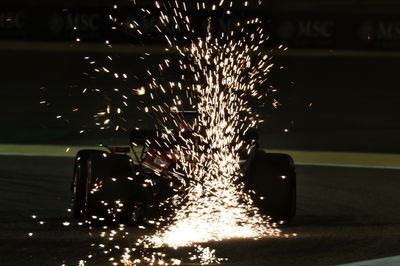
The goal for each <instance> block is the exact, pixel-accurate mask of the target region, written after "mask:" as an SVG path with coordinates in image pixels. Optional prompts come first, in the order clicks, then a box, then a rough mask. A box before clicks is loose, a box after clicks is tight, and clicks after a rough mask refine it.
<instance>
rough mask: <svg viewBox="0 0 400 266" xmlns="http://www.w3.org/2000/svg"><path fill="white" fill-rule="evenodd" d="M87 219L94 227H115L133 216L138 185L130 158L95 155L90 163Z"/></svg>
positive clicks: (117, 155)
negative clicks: (118, 221)
mask: <svg viewBox="0 0 400 266" xmlns="http://www.w3.org/2000/svg"><path fill="white" fill-rule="evenodd" d="M87 173H88V175H87V191H86V208H85V212H84V215H85V219H86V220H87V221H90V222H91V224H104V223H114V222H116V221H117V220H121V219H126V217H128V216H129V215H132V212H131V208H133V206H134V204H133V203H135V202H136V201H135V199H136V197H137V196H138V195H139V193H138V192H137V186H138V185H137V184H136V182H135V181H133V180H132V179H133V178H132V176H133V174H132V168H131V163H130V157H129V156H127V155H123V154H114V153H104V152H103V153H100V154H91V155H90V156H89V157H88V162H87Z"/></svg>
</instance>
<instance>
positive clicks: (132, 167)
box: [71, 131, 296, 223]
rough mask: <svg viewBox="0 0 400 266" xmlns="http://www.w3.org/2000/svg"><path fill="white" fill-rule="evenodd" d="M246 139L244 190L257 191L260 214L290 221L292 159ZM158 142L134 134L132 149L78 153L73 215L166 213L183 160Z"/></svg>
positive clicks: (106, 217) (138, 218)
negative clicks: (177, 165) (177, 170)
mask: <svg viewBox="0 0 400 266" xmlns="http://www.w3.org/2000/svg"><path fill="white" fill-rule="evenodd" d="M243 139H244V141H248V142H251V143H252V145H253V146H252V147H253V148H252V149H250V152H246V153H244V155H243V156H241V161H240V165H241V169H242V170H241V171H242V172H243V175H242V176H243V178H242V180H240V181H241V182H243V183H244V185H245V189H246V190H248V191H255V194H254V197H253V200H254V202H255V204H256V205H257V206H258V207H259V209H260V210H261V212H262V213H264V214H266V215H270V216H271V217H272V218H273V219H274V220H277V221H278V220H279V221H281V220H282V221H286V222H290V221H291V220H292V219H293V217H294V215H295V210H296V173H295V166H294V162H293V160H292V158H291V157H290V156H289V155H286V154H277V153H266V152H265V151H263V150H261V149H259V147H258V134H257V133H255V132H250V133H248V134H246V135H245V136H243ZM149 140H155V141H149ZM155 143H157V144H158V145H155ZM160 143H161V141H157V140H156V134H155V132H154V131H132V133H131V135H130V144H131V145H130V147H107V148H108V151H104V150H100V149H99V150H81V151H79V152H78V153H77V155H76V158H75V167H74V175H73V180H72V186H71V187H72V210H73V215H74V217H75V218H77V219H84V220H86V221H88V222H90V223H93V222H104V221H112V222H115V221H118V220H121V219H122V220H128V221H133V222H142V221H144V220H148V219H150V218H153V217H159V216H160V215H163V214H166V213H168V211H169V210H168V209H169V207H168V205H167V204H164V202H165V200H167V199H171V198H173V197H174V196H175V195H178V194H179V192H180V191H179V185H178V184H179V181H178V180H177V179H176V178H174V175H173V174H171V173H173V171H174V169H175V165H176V164H177V163H179V160H178V157H177V156H176V155H175V154H174V152H173V151H171V150H170V149H168V148H164V147H163V145H161V144H160Z"/></svg>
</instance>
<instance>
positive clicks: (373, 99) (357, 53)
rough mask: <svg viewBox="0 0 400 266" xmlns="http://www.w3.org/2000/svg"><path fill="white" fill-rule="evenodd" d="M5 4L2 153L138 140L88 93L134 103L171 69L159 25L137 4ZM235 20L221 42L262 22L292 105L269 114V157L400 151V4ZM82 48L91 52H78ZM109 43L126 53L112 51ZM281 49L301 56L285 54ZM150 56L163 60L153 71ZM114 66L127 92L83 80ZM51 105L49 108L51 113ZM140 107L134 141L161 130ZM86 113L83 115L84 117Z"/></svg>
mask: <svg viewBox="0 0 400 266" xmlns="http://www.w3.org/2000/svg"><path fill="white" fill-rule="evenodd" d="M2 3H3V4H2V6H1V7H0V20H1V23H0V58H1V71H0V73H1V79H0V88H1V90H0V112H1V114H2V115H1V117H0V142H2V143H60V142H69V143H78V142H79V143H87V142H93V143H96V142H98V141H99V140H100V139H104V138H106V139H108V140H110V141H117V142H118V141H124V138H125V136H126V135H127V133H126V132H124V131H120V132H115V131H112V130H108V131H107V130H105V131H99V130H97V129H96V127H95V125H94V122H93V118H92V115H93V114H94V113H96V112H98V111H99V110H101V109H102V108H103V109H104V106H105V105H107V103H108V102H109V100H107V99H105V97H103V96H104V95H103V96H99V95H94V94H89V95H81V93H80V92H81V91H82V90H83V88H86V87H87V88H89V89H90V88H100V89H101V90H102V91H109V90H111V89H112V88H114V87H122V88H124V89H125V90H126V91H129V90H130V89H133V88H138V87H139V86H141V85H143V84H144V80H143V79H142V77H144V75H143V73H144V71H145V70H146V69H148V68H151V67H152V66H153V65H155V64H157V63H158V61H159V60H160V58H163V57H165V53H163V47H164V46H163V42H162V41H161V38H160V37H159V36H157V35H156V34H155V33H154V32H153V27H152V26H151V25H152V23H153V22H154V18H152V17H151V16H142V15H141V14H140V12H138V10H137V8H134V7H132V5H131V4H130V3H129V2H120V3H118V2H117V4H118V5H119V8H118V9H117V10H115V9H113V6H112V4H113V3H110V2H108V1H85V3H81V2H78V1H75V2H74V1H69V2H68V3H66V2H65V3H63V2H57V3H54V2H52V1H47V2H46V1H42V3H41V5H40V6H38V5H37V4H36V2H35V3H34V2H33V1H32V2H29V1H16V2H14V1H8V2H7V1H2ZM235 12H236V13H235V16H232V17H226V16H221V17H218V16H217V18H216V20H215V21H216V25H215V30H217V31H226V30H228V29H229V28H230V27H231V25H232V19H237V18H239V17H240V18H245V17H250V16H258V17H261V18H262V19H263V21H264V26H265V30H266V32H268V34H269V35H270V37H271V38H270V40H269V41H268V42H267V44H266V46H265V47H264V49H265V51H266V52H268V53H271V55H273V56H274V58H273V61H272V62H273V63H274V64H275V69H274V71H273V72H272V74H271V76H270V81H269V82H268V84H266V86H274V87H275V88H277V89H278V92H277V93H276V94H275V95H274V97H275V98H276V99H277V100H278V101H279V102H280V103H281V104H282V105H281V106H280V107H279V108H278V109H277V110H273V109H272V108H270V107H269V106H268V105H267V106H266V107H264V108H260V109H259V112H260V114H261V115H262V116H263V117H264V118H265V121H266V122H265V123H264V124H263V125H262V126H261V128H260V132H261V134H262V145H263V146H264V147H267V148H280V149H282V148H285V149H303V150H343V151H370V152H375V151H376V152H398V151H399V149H400V141H399V140H398V138H397V136H398V133H399V123H398V114H399V113H400V107H399V106H398V102H399V99H400V92H399V91H398V87H399V86H398V78H397V77H398V74H397V72H398V64H399V58H400V53H399V49H400V19H399V18H398V14H399V13H400V4H396V2H395V1H366V0H365V1H264V4H263V6H262V8H257V9H256V8H250V9H249V10H246V11H243V10H241V9H237V10H235ZM109 14H114V15H115V16H117V17H119V18H121V20H122V21H125V20H128V19H130V18H134V19H135V20H137V21H139V23H141V24H142V25H144V26H143V32H144V37H143V36H137V35H135V34H132V32H130V33H129V32H127V30H126V29H125V28H124V27H123V26H121V27H120V26H118V27H116V29H111V27H112V26H115V25H113V24H111V23H110V22H109V20H108V15H109ZM194 17H196V15H194ZM197 19H198V21H199V23H200V24H199V25H201V18H200V17H197ZM74 27H77V29H76V30H75V29H74ZM78 37H79V38H80V39H81V42H80V43H76V42H75V39H76V38H78ZM105 40H110V41H111V42H112V43H113V44H114V46H113V48H112V49H110V48H108V47H107V46H106V45H104V41H105ZM280 44H283V45H284V46H288V47H289V50H288V51H285V52H283V51H278V50H277V49H276V48H277V46H279V45H280ZM271 50H272V52H271ZM146 51H150V52H151V53H152V56H151V57H149V58H146V60H142V59H141V58H140V57H141V56H142V55H143V53H144V52H146ZM107 55H112V56H113V57H114V56H115V58H116V60H115V61H114V63H113V65H112V67H113V69H120V70H121V71H124V72H126V73H129V74H131V75H136V76H138V78H136V79H131V80H128V81H127V82H125V83H118V82H116V81H115V80H114V79H111V78H107V77H102V76H101V75H99V76H97V77H95V80H93V79H90V78H88V77H87V76H85V75H84V74H83V73H88V72H89V71H90V67H89V65H88V63H87V60H84V59H83V58H84V57H87V56H89V57H90V58H91V59H93V60H97V61H101V60H104V58H105V57H106V56H107ZM171 56H173V55H171ZM43 100H46V104H42V105H41V104H39V102H40V101H43ZM129 100H130V107H129V109H127V110H126V118H127V119H128V122H127V123H126V124H125V125H126V126H125V127H126V129H127V130H128V131H129V129H131V128H133V127H135V126H137V125H140V126H144V127H146V126H149V119H148V118H146V117H143V115H142V113H140V112H139V111H138V110H137V108H136V107H137V106H138V105H139V101H140V100H141V98H140V97H135V96H133V95H131V96H130V99H129ZM270 100H271V99H265V102H268V101H270ZM76 107H79V108H80V110H79V112H77V113H75V114H73V113H72V109H74V108H76ZM57 115H62V118H61V119H56V116H57ZM139 119H142V120H143V121H141V122H140V121H138V120H139ZM146 119H147V120H146ZM150 124H151V123H150ZM82 129H84V130H85V134H79V133H78V132H79V131H80V130H82ZM284 129H288V130H289V131H288V132H287V133H285V132H284ZM86 132H87V133H86Z"/></svg>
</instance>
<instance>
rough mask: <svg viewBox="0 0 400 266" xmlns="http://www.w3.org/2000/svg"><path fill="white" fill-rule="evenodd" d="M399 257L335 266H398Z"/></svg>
mask: <svg viewBox="0 0 400 266" xmlns="http://www.w3.org/2000/svg"><path fill="white" fill-rule="evenodd" d="M399 265H400V256H394V257H386V258H381V259H373V260H364V261H358V262H353V263H347V264H340V265H336V266H399Z"/></svg>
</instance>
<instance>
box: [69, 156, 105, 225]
mask: <svg viewBox="0 0 400 266" xmlns="http://www.w3.org/2000/svg"><path fill="white" fill-rule="evenodd" d="M103 153H104V152H103V151H99V150H80V151H79V152H78V153H77V154H76V157H75V164H74V175H73V179H72V185H71V190H72V216H73V217H74V218H76V219H84V218H85V216H86V191H87V184H88V161H89V157H90V156H91V155H99V154H103Z"/></svg>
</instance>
